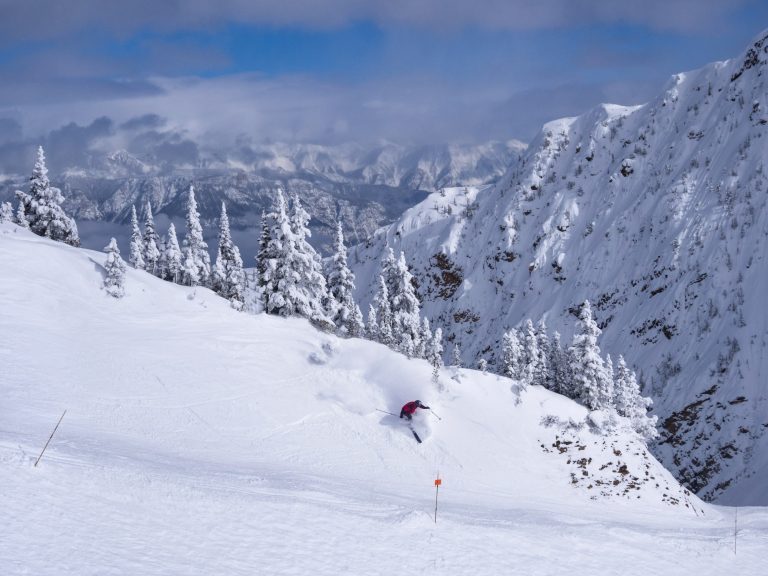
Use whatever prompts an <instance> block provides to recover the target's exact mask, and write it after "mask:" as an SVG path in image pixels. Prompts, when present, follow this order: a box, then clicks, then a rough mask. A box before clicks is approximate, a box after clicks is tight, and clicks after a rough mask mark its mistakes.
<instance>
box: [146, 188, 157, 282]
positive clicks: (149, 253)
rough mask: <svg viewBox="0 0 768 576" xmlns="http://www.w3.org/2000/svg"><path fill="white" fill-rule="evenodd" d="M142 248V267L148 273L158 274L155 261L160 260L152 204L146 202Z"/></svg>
mask: <svg viewBox="0 0 768 576" xmlns="http://www.w3.org/2000/svg"><path fill="white" fill-rule="evenodd" d="M142 246H143V248H144V250H143V253H142V256H143V257H144V269H145V270H146V271H147V272H149V273H150V274H155V275H158V274H157V273H158V269H157V263H158V261H159V260H160V248H158V246H157V232H155V219H154V217H153V216H152V205H151V204H150V203H149V202H147V210H146V214H145V216H144V236H143V237H142Z"/></svg>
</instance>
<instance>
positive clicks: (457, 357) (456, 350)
mask: <svg viewBox="0 0 768 576" xmlns="http://www.w3.org/2000/svg"><path fill="white" fill-rule="evenodd" d="M453 367H454V368H461V348H460V347H459V343H458V342H454V343H453Z"/></svg>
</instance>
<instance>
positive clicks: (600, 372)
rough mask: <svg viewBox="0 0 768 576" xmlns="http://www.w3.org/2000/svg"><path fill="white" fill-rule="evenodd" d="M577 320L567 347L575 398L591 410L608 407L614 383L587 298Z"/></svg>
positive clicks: (611, 402)
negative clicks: (576, 329) (603, 355)
mask: <svg viewBox="0 0 768 576" xmlns="http://www.w3.org/2000/svg"><path fill="white" fill-rule="evenodd" d="M579 319H580V322H579V332H578V333H577V334H576V335H575V336H574V337H573V342H572V344H571V346H570V348H569V349H568V356H569V358H570V360H569V364H570V371H571V374H572V381H573V386H574V393H575V397H576V399H577V400H578V401H579V402H581V403H582V404H584V406H586V407H587V408H589V409H590V410H598V409H602V408H607V407H609V406H611V405H612V404H613V382H612V381H611V378H610V375H609V374H608V370H607V369H606V366H605V362H604V361H603V358H602V357H601V356H600V347H599V346H598V344H597V338H598V336H600V333H601V330H600V328H598V326H597V323H596V322H595V321H594V319H593V318H592V308H591V307H590V305H589V302H588V301H585V302H584V305H583V306H582V308H581V314H580V316H579Z"/></svg>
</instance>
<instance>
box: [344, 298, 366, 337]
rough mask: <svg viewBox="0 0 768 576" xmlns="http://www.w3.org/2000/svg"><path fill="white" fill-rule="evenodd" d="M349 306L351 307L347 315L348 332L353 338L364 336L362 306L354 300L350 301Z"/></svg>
mask: <svg viewBox="0 0 768 576" xmlns="http://www.w3.org/2000/svg"><path fill="white" fill-rule="evenodd" d="M348 306H350V308H351V309H350V313H349V314H348V315H347V323H346V329H347V334H348V335H349V336H351V337H353V338H362V337H363V336H364V335H365V322H364V321H363V313H362V312H361V311H360V306H358V305H357V304H356V303H355V301H354V300H352V301H350V302H349V304H348Z"/></svg>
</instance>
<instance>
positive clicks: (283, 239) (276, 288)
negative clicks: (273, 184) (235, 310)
mask: <svg viewBox="0 0 768 576" xmlns="http://www.w3.org/2000/svg"><path fill="white" fill-rule="evenodd" d="M261 242H263V245H262V246H261V248H260V250H259V260H258V263H257V264H258V271H259V285H260V286H261V288H262V298H263V300H264V309H265V310H266V311H267V313H268V314H276V315H278V316H291V315H292V314H294V313H295V307H294V305H293V301H292V298H293V297H292V294H293V293H294V292H295V290H296V289H295V284H296V282H297V278H296V275H295V274H294V272H293V271H292V270H291V268H290V262H291V258H290V257H289V254H290V252H291V250H293V244H294V240H293V231H292V230H291V225H290V222H289V221H288V213H287V210H286V205H285V197H284V196H283V192H282V191H281V190H278V191H277V194H276V195H275V201H274V204H273V206H272V210H270V212H268V213H267V214H265V215H264V216H263V217H262V234H261Z"/></svg>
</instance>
